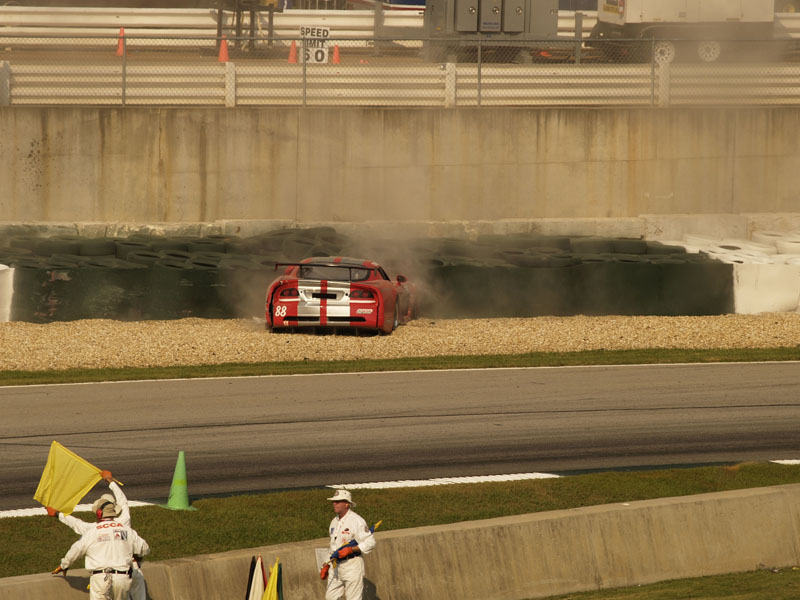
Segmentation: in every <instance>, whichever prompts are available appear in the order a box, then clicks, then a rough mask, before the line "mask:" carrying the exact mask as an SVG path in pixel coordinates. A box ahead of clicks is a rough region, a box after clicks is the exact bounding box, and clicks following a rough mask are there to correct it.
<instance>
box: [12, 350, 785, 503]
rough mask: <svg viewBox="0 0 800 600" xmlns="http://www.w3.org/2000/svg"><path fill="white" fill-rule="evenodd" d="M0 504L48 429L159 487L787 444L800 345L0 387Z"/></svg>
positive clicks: (403, 473)
mask: <svg viewBox="0 0 800 600" xmlns="http://www.w3.org/2000/svg"><path fill="white" fill-rule="evenodd" d="M0 406H2V420H1V421H0V422H2V425H0V445H2V457H3V469H2V474H0V490H1V491H0V509H13V508H27V507H33V506H36V503H35V502H34V501H33V500H32V496H33V493H34V491H35V489H36V485H37V483H38V481H39V477H40V475H41V472H42V468H43V467H44V464H45V461H46V459H47V452H48V448H49V446H50V443H51V441H52V440H57V441H59V442H61V443H62V444H64V445H65V446H67V447H68V448H70V449H71V450H73V451H75V452H77V453H78V454H80V455H81V456H83V457H84V458H86V459H87V460H89V461H90V462H92V463H94V464H95V465H97V466H98V467H100V468H107V469H111V470H112V471H113V472H114V474H115V476H116V477H117V478H119V479H120V480H122V481H123V482H124V483H125V484H126V488H125V489H126V493H127V494H128V497H129V498H130V499H131V500H154V501H160V502H164V501H165V500H166V498H167V496H168V494H169V487H170V484H171V481H172V474H173V471H174V467H175V461H176V459H177V454H178V451H179V450H184V451H185V452H186V463H187V478H188V487H189V495H190V496H191V497H193V498H196V497H198V496H201V495H211V494H231V493H237V492H247V491H263V490H276V489H285V488H297V487H310V486H321V485H328V484H336V483H362V482H368V481H387V480H397V479H417V478H429V477H448V476H449V477H455V476H465V475H494V474H506V473H521V472H530V471H544V472H568V471H575V470H583V469H609V468H618V467H639V466H656V465H673V464H702V463H710V462H740V461H746V460H770V459H791V458H795V459H796V458H800V427H798V425H799V424H800V363H774V364H719V365H717V364H714V365H673V366H629V367H576V368H552V369H551V368H538V369H513V370H504V369H503V370H481V371H430V372H402V373H373V374H347V375H312V376H281V377H263V378H235V379H211V380H208V379H206V380H180V381H151V382H125V383H105V384H86V385H83V384H77V385H57V386H28V387H8V388H0Z"/></svg>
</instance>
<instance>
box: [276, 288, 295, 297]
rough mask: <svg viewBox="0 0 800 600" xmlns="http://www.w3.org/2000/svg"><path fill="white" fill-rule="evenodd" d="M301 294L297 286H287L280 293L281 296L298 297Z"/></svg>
mask: <svg viewBox="0 0 800 600" xmlns="http://www.w3.org/2000/svg"><path fill="white" fill-rule="evenodd" d="M299 295H300V292H298V291H297V288H286V289H284V290H281V293H280V296H281V298H297V297H298V296H299Z"/></svg>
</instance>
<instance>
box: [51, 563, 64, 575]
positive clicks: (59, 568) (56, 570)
mask: <svg viewBox="0 0 800 600" xmlns="http://www.w3.org/2000/svg"><path fill="white" fill-rule="evenodd" d="M52 573H53V575H58V574H59V573H63V574H64V577H66V576H67V570H66V569H62V568H61V565H58V566H57V567H56V568H55V569H53V571H52Z"/></svg>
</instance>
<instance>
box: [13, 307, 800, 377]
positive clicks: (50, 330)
mask: <svg viewBox="0 0 800 600" xmlns="http://www.w3.org/2000/svg"><path fill="white" fill-rule="evenodd" d="M798 340H800V313H770V314H760V315H721V316H710V317H623V316H606V317H586V316H577V317H536V318H529V319H501V318H497V319H441V320H440V319H428V318H421V319H419V320H417V321H413V322H411V323H409V324H408V325H404V326H401V327H400V328H398V329H397V330H396V331H395V332H394V333H393V334H392V335H390V336H378V335H375V336H372V335H369V336H366V335H362V336H355V335H314V334H312V333H298V334H287V333H270V332H268V331H265V330H264V325H263V322H259V321H256V320H255V319H253V320H246V319H235V320H216V319H181V320H177V321H140V322H122V321H111V320H84V321H67V322H56V323H48V324H44V325H42V324H33V323H24V322H9V323H0V370H4V371H7V370H26V371H44V370H58V369H70V368H104V367H155V366H179V365H201V364H219V363H228V362H274V361H296V360H353V359H373V358H375V359H377V358H398V357H411V356H437V355H457V354H462V355H463V354H470V355H475V354H520V353H526V352H540V351H543V352H571V351H580V350H599V349H602V350H620V349H632V348H637V349H641V348H690V349H717V348H774V347H789V346H796V345H797V344H798Z"/></svg>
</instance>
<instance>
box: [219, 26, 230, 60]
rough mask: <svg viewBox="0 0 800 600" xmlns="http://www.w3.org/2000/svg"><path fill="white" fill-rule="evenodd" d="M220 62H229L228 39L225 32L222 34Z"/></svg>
mask: <svg viewBox="0 0 800 600" xmlns="http://www.w3.org/2000/svg"><path fill="white" fill-rule="evenodd" d="M218 60H219V62H228V40H227V38H226V37H225V34H224V33H223V34H222V40H220V42H219V59H218Z"/></svg>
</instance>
